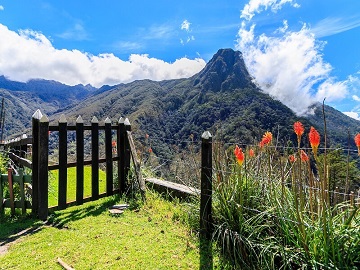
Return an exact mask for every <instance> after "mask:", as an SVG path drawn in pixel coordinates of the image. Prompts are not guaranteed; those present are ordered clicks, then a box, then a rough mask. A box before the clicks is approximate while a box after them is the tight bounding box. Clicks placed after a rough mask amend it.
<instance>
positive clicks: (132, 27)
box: [0, 0, 360, 119]
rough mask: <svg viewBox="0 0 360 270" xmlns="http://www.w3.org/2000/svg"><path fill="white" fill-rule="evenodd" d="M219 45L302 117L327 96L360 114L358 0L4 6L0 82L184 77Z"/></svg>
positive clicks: (12, 2)
mask: <svg viewBox="0 0 360 270" xmlns="http://www.w3.org/2000/svg"><path fill="white" fill-rule="evenodd" d="M220 48H233V49H236V50H240V51H241V52H242V53H243V56H244V59H245V61H246V64H247V66H248V69H249V71H250V73H251V74H252V76H253V77H254V78H255V79H256V81H257V83H258V84H259V85H260V87H261V88H262V89H263V90H264V91H266V92H268V93H269V94H271V95H272V96H273V97H275V98H277V99H279V100H280V101H282V102H283V103H285V104H286V105H287V106H289V107H290V108H292V109H293V110H294V111H295V112H296V113H298V114H304V113H306V112H307V106H309V105H311V104H312V103H313V102H316V101H320V102H322V101H323V100H324V98H325V103H326V104H328V105H331V106H333V107H335V108H336V109H338V110H340V111H342V112H344V113H346V114H348V115H349V116H351V117H354V118H359V117H360V1H359V0H317V1H314V0H247V1H243V0H240V1H233V0H232V1H231V0H207V1H203V0H201V1H188V0H183V1H169V0H160V1H140V0H139V1H118V0H104V1H95V0H88V1H80V0H79V1H68V0H66V1H46V0H34V1H27V0H8V1H7V0H0V75H4V76H6V77H7V78H9V79H12V80H17V81H27V80H29V79H31V78H42V79H49V80H57V81H60V82H62V83H65V84H69V85H75V84H79V83H82V84H88V83H89V84H91V85H93V86H96V87H101V86H102V85H104V84H108V85H114V84H119V83H127V82H131V81H133V80H138V79H145V78H146V79H153V80H164V79H173V78H182V77H189V76H191V75H193V74H195V73H197V72H199V71H200V70H201V69H202V68H203V67H204V66H205V64H206V62H207V61H209V60H210V58H211V57H212V56H213V54H214V53H216V51H217V50H218V49H220ZM359 119H360V118H359Z"/></svg>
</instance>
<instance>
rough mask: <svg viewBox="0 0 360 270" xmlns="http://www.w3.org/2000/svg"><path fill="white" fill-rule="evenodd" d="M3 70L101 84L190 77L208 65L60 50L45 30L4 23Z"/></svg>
mask: <svg viewBox="0 0 360 270" xmlns="http://www.w3.org/2000/svg"><path fill="white" fill-rule="evenodd" d="M0 36H1V37H2V38H3V39H4V40H6V42H0V74H2V75H5V76H6V77H8V78H9V79H12V80H18V81H27V80H29V79H32V78H42V79H48V80H56V81H59V82H62V83H65V84H68V85H76V84H79V83H82V84H88V83H90V84H92V85H93V86H96V87H100V86H102V85H104V84H109V85H114V84H119V83H127V82H130V81H133V80H137V79H152V80H164V79H175V78H183V77H189V76H192V75H193V74H195V73H197V72H199V71H200V70H201V69H202V68H203V67H204V66H205V61H204V60H203V59H199V58H196V59H187V58H181V59H178V60H176V61H175V62H173V63H167V62H164V61H162V60H159V59H155V58H150V57H149V56H148V55H135V54H133V55H131V56H130V57H129V60H128V61H123V60H121V59H119V58H118V57H116V56H115V55H113V54H100V55H96V56H95V55H91V54H89V53H84V52H80V51H79V50H65V49H63V50H58V49H56V48H54V47H53V45H52V44H51V42H50V41H49V39H47V38H46V37H45V36H44V35H43V34H42V33H39V32H35V31H32V30H23V31H19V33H16V32H14V31H11V30H9V29H8V28H7V27H6V26H4V25H2V24H0Z"/></svg>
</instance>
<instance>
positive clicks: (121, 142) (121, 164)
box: [117, 117, 126, 195]
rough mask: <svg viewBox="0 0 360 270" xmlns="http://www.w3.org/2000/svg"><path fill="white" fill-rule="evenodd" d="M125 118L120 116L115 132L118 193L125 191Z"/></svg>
mask: <svg viewBox="0 0 360 270" xmlns="http://www.w3.org/2000/svg"><path fill="white" fill-rule="evenodd" d="M124 122H125V119H124V118H122V117H120V119H119V121H118V125H119V127H118V134H117V149H118V157H119V161H118V181H119V193H120V195H121V194H123V193H124V191H125V184H126V181H125V160H124V155H125V133H126V130H125V125H124Z"/></svg>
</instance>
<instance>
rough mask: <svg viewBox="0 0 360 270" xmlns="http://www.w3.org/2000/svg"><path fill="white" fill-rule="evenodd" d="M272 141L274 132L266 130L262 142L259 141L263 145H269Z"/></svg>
mask: <svg viewBox="0 0 360 270" xmlns="http://www.w3.org/2000/svg"><path fill="white" fill-rule="evenodd" d="M271 141H272V133H271V132H269V131H266V132H265V134H264V135H263V137H262V140H261V142H260V143H259V146H260V147H263V146H264V145H268V144H270V143H271Z"/></svg>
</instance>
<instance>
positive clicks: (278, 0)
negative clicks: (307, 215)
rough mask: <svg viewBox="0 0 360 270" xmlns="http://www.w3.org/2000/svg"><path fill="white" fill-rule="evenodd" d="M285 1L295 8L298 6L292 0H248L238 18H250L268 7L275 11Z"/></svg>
mask: <svg viewBox="0 0 360 270" xmlns="http://www.w3.org/2000/svg"><path fill="white" fill-rule="evenodd" d="M287 3H288V4H290V5H292V6H293V7H295V8H299V7H300V5H299V4H297V3H296V1H294V0H250V1H249V3H248V4H246V5H245V7H244V9H243V10H242V11H241V15H240V18H244V19H246V20H251V19H252V18H253V17H254V16H255V13H260V12H261V11H263V10H267V9H268V8H270V9H271V11H272V12H277V11H278V10H280V9H281V8H282V6H283V5H285V4H287Z"/></svg>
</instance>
